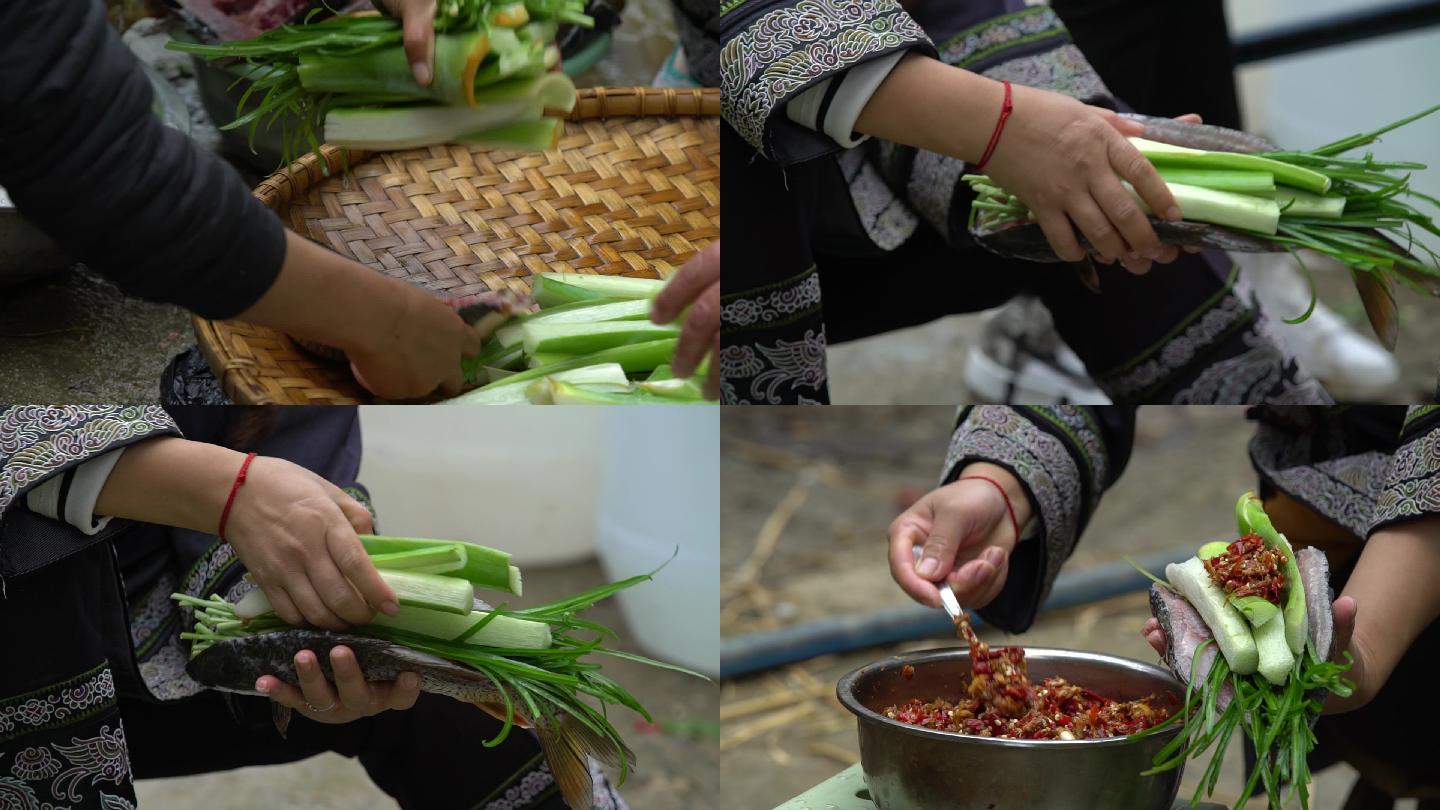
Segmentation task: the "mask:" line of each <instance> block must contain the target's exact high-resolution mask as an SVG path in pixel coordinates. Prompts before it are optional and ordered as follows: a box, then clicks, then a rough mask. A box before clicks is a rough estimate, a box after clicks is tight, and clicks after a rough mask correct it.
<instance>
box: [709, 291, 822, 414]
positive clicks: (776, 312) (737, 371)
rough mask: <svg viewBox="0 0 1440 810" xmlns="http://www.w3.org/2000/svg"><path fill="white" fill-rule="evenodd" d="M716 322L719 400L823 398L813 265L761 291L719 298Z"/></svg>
mask: <svg viewBox="0 0 1440 810" xmlns="http://www.w3.org/2000/svg"><path fill="white" fill-rule="evenodd" d="M720 323H721V330H722V335H723V338H722V341H723V343H724V345H723V346H722V348H721V350H720V379H721V392H720V393H721V399H722V401H724V402H726V403H727V404H732V405H752V404H758V405H778V404H781V403H785V402H790V403H796V404H811V403H820V402H824V401H826V400H827V399H828V393H827V391H826V385H825V325H824V323H822V322H821V321H820V276H819V274H818V273H816V272H815V268H814V267H811V268H810V269H808V270H806V271H805V272H803V273H801V274H799V275H797V276H794V277H792V278H787V279H784V280H781V281H778V282H776V283H774V284H771V285H768V286H766V287H762V288H759V289H754V290H748V291H746V292H744V293H738V294H730V295H722V296H721V298H720ZM767 336H774V337H773V338H771V339H767ZM737 338H743V339H737Z"/></svg>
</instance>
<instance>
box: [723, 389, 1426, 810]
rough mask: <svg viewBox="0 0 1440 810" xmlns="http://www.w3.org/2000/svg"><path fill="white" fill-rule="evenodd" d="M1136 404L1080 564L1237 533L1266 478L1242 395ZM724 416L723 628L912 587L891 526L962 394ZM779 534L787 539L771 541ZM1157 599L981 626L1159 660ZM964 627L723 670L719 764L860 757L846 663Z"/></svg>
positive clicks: (801, 775)
mask: <svg viewBox="0 0 1440 810" xmlns="http://www.w3.org/2000/svg"><path fill="white" fill-rule="evenodd" d="M1139 414H1140V415H1139V429H1138V433H1137V442H1136V446H1135V452H1134V454H1133V456H1132V458H1131V461H1130V464H1129V466H1128V468H1127V469H1126V471H1125V474H1124V477H1123V478H1122V479H1121V480H1120V481H1119V482H1118V484H1117V485H1116V486H1115V487H1114V488H1113V489H1112V490H1111V491H1110V492H1109V493H1108V494H1106V496H1105V498H1104V501H1103V503H1102V505H1101V507H1100V509H1099V510H1098V512H1097V513H1096V515H1095V517H1094V520H1093V522H1092V524H1091V526H1090V528H1089V529H1088V530H1087V532H1086V534H1085V537H1084V538H1083V540H1082V541H1081V543H1080V544H1079V546H1078V548H1077V550H1076V551H1075V554H1074V555H1073V557H1072V558H1071V560H1070V562H1069V563H1068V566H1069V567H1070V568H1071V569H1079V568H1082V567H1085V566H1094V565H1100V564H1108V563H1113V562H1116V561H1117V560H1119V558H1120V555H1121V554H1126V553H1128V554H1143V553H1144V552H1145V551H1149V550H1159V549H1165V548H1172V547H1174V546H1176V545H1180V544H1185V543H1195V544H1196V545H1198V544H1199V543H1200V542H1202V541H1204V540H1209V539H1216V538H1219V537H1223V536H1225V535H1226V534H1227V533H1229V532H1232V531H1233V530H1234V523H1233V521H1234V517H1233V512H1232V511H1231V510H1232V505H1233V503H1234V500H1235V498H1236V497H1237V496H1238V495H1239V493H1241V492H1243V491H1245V490H1246V489H1251V488H1253V487H1254V486H1255V480H1254V474H1253V472H1252V471H1251V470H1250V467H1249V465H1248V462H1247V460H1246V453H1245V446H1246V441H1247V440H1248V437H1249V435H1250V432H1251V430H1250V425H1249V424H1248V423H1247V422H1246V421H1245V420H1244V410H1243V409H1241V408H1234V407H1190V408H1183V409H1181V408H1159V407H1154V408H1142V409H1140V412H1139ZM721 418H722V420H723V421H722V437H723V438H722V443H721V476H722V477H721V481H722V488H721V507H722V514H723V515H724V521H723V524H722V528H721V577H722V579H721V593H722V608H721V634H722V636H723V637H732V636H738V635H742V634H745V633H751V632H757V631H762V630H770V629H775V628H779V627H784V626H789V625H792V624H796V623H800V622H805V621H807V620H814V619H819V618H822V617H833V616H835V615H837V614H838V615H859V614H863V613H866V612H868V611H871V610H874V609H878V608H882V607H889V606H898V605H904V604H908V603H909V599H908V597H907V596H905V595H904V594H903V593H902V592H901V591H900V590H899V588H898V587H896V586H895V585H894V583H893V582H892V581H891V579H890V575H889V570H888V567H887V564H886V540H885V538H886V527H887V526H888V525H889V523H890V521H891V520H892V519H893V518H894V516H895V515H896V514H898V513H899V512H900V511H901V510H902V509H903V508H904V507H905V506H906V505H907V504H908V503H910V502H912V501H913V499H914V498H916V497H918V496H919V495H921V494H923V493H924V492H925V491H928V490H929V489H930V488H932V487H933V486H934V484H935V481H936V477H937V475H938V472H939V467H940V463H941V460H942V459H943V456H944V452H945V445H946V441H947V436H948V434H949V429H950V426H951V424H952V420H953V418H954V411H953V409H951V408H947V407H913V406H897V407H887V408H828V409H821V410H815V409H790V408H786V409H778V408H761V409H738V408H736V409H725V412H724V413H723V414H722V417H721ZM767 523H768V527H767ZM767 537H768V538H771V539H774V540H775V544H774V545H773V546H769V545H768V544H766V543H763V542H762V540H763V539H765V538H767ZM757 547H758V548H759V549H760V551H759V552H758V553H757ZM767 548H768V551H767ZM757 561H763V563H762V564H758V565H757V564H756V562H757ZM747 565H748V566H749V568H748V570H753V571H756V572H758V573H757V574H756V576H755V577H754V579H753V582H754V583H755V586H754V587H750V588H743V587H740V583H741V580H742V579H743V578H744V573H743V572H745V571H746V570H747ZM1148 616H1149V609H1148V606H1147V602H1146V599H1145V597H1144V595H1143V594H1139V593H1137V594H1130V595H1125V596H1120V597H1117V598H1114V599H1110V600H1108V601H1105V602H1100V603H1096V604H1090V605H1084V606H1080V607H1076V608H1073V609H1069V610H1065V611H1061V612H1054V613H1050V614H1046V615H1042V617H1041V618H1040V619H1039V621H1037V622H1036V624H1035V626H1034V627H1033V628H1032V629H1031V630H1029V631H1028V632H1026V633H1025V634H1023V635H1021V636H1017V637H1013V638H1011V637H1005V636H1003V635H1002V634H999V633H997V632H996V631H994V630H993V629H991V628H983V629H982V632H981V636H982V637H984V638H986V639H987V640H988V641H990V642H992V643H1022V644H1027V645H1035V646H1045V645H1050V646H1058V647H1069V648H1077V649H1087V650H1098V651H1103V652H1107V653H1112V654H1116V655H1122V656H1127V657H1131V658H1135V659H1137V660H1143V661H1155V660H1156V656H1155V654H1154V652H1153V651H1152V650H1151V649H1150V648H1149V646H1148V645H1147V644H1146V643H1145V641H1144V640H1143V638H1142V637H1141V636H1140V627H1141V625H1142V624H1143V623H1144V621H1145V619H1146V618H1147V617H1148ZM955 644H956V642H955V640H954V639H953V638H950V637H935V638H925V639H915V640H914V641H912V642H907V643H904V644H897V645H890V646H881V647H873V648H869V649H863V650H858V651H855V652H850V653H844V654H840V655H830V656H825V657H823V658H816V659H812V660H808V661H803V662H800V663H797V664H795V665H793V666H790V667H787V668H784V669H781V670H775V671H770V672H764V673H760V674H757V675H753V676H749V677H744V678H738V679H730V680H727V681H725V682H724V683H723V684H722V691H721V718H722V722H723V724H724V728H723V733H722V737H721V765H720V773H721V779H722V780H723V781H724V784H725V786H726V792H727V800H728V802H727V803H728V804H730V805H732V806H736V807H744V808H747V809H749V808H758V809H762V810H763V808H770V807H774V806H776V805H778V804H780V803H781V802H783V801H785V800H787V799H789V798H791V797H794V796H796V795H797V794H799V793H802V792H803V791H805V790H806V789H808V788H809V787H811V786H813V785H815V784H817V783H819V782H821V781H823V780H824V779H826V778H828V777H829V776H832V775H834V774H835V773H837V772H838V771H840V770H841V769H842V768H844V767H845V766H847V765H849V764H851V763H853V762H856V761H858V745H857V740H856V735H855V726H854V719H853V718H852V717H851V716H850V715H849V714H848V713H847V712H845V711H844V710H843V709H842V708H841V707H840V706H839V704H838V703H837V702H836V701H835V699H834V697H833V691H834V683H835V681H836V679H837V678H839V677H840V676H841V675H843V674H844V673H846V672H848V671H850V670H851V669H853V668H855V667H858V666H861V665H863V664H866V663H869V662H872V661H875V660H877V659H879V658H882V657H884V656H886V655H890V654H893V653H896V652H900V651H905V650H915V649H927V648H934V647H951V646H955ZM772 695H774V696H778V697H775V698H774V700H775V703H774V705H772V706H770V707H769V708H768V709H767V710H765V711H755V712H745V711H743V710H744V709H745V707H746V703H745V701H750V700H753V699H757V698H764V697H766V696H772ZM751 705H752V706H753V704H751ZM782 712H789V713H790V714H789V715H788V716H786V718H782V719H783V720H784V725H782V726H780V727H778V728H771V727H767V725H766V721H767V719H768V718H770V717H772V716H774V715H777V714H780V713H782ZM1241 762H1242V760H1241V755H1240V750H1239V743H1238V740H1237V741H1236V742H1235V743H1233V744H1232V750H1230V751H1229V752H1228V753H1227V755H1226V758H1225V768H1224V770H1223V772H1222V776H1221V779H1220V783H1219V788H1218V789H1217V791H1216V796H1215V801H1222V802H1232V803H1233V801H1234V799H1235V798H1236V795H1237V792H1238V791H1239V789H1240V788H1241V784H1242V782H1241V776H1242V774H1241V767H1242V766H1241ZM1200 770H1203V765H1201V766H1200V767H1191V768H1190V769H1189V776H1187V778H1186V780H1185V782H1184V784H1183V786H1182V794H1181V795H1183V796H1188V795H1190V792H1191V791H1192V790H1193V785H1194V782H1193V779H1194V777H1195V776H1197V775H1198V771H1200ZM1352 777H1353V772H1352V771H1350V770H1349V769H1348V768H1347V767H1345V766H1338V767H1335V768H1331V769H1329V770H1326V771H1324V772H1322V773H1320V774H1318V775H1317V778H1316V782H1315V784H1314V786H1313V789H1312V797H1313V798H1312V801H1311V805H1310V806H1311V807H1312V808H1314V809H1315V810H1338V808H1340V807H1341V803H1342V802H1343V799H1344V797H1345V794H1346V791H1347V790H1348V788H1349V784H1350V781H1351V779H1352ZM1261 804H1263V802H1262V803H1261ZM1403 806H1404V805H1402V807H1403Z"/></svg>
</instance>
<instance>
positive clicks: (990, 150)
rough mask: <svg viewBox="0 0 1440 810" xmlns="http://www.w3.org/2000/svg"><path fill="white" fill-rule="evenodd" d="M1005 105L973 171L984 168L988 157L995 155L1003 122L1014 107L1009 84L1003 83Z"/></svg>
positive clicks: (1002, 130) (1002, 129)
mask: <svg viewBox="0 0 1440 810" xmlns="http://www.w3.org/2000/svg"><path fill="white" fill-rule="evenodd" d="M1004 84H1005V104H1004V105H1002V106H1001V107H1000V120H999V121H996V122H995V131H994V132H992V133H990V143H988V144H986V145H985V154H983V155H981V156H980V162H979V163H976V164H975V171H977V172H978V171H980V170H982V169H984V168H985V164H986V163H989V162H990V156H991V155H993V154H995V147H996V145H998V144H999V143H1000V133H1001V132H1004V131H1005V120H1006V119H1008V118H1009V117H1010V112H1011V111H1012V110H1014V109H1015V105H1014V104H1013V103H1011V101H1010V82H1005V83H1004Z"/></svg>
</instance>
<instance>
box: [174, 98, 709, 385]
mask: <svg viewBox="0 0 1440 810" xmlns="http://www.w3.org/2000/svg"><path fill="white" fill-rule="evenodd" d="M719 114H720V91H719V90H717V89H714V88H710V89H704V90H684V89H674V88H650V87H635V88H603V87H597V88H591V89H585V90H581V91H580V92H579V100H578V103H577V104H576V105H575V109H574V111H573V112H572V113H571V115H570V121H569V122H568V123H567V124H566V126H565V134H564V135H563V136H562V137H561V139H560V145H559V148H558V149H554V150H550V151H547V152H540V153H537V152H520V151H515V150H500V149H486V148H483V147H470V146H457V145H448V146H432V147H427V148H424V149H411V150H406V151H400V152H378V153H370V152H358V151H352V152H350V155H349V165H350V173H349V174H348V175H347V174H345V173H344V171H343V165H344V153H343V151H342V150H340V149H336V148H333V147H328V146H327V147H322V148H321V149H320V151H319V152H318V153H311V154H308V155H306V156H305V157H303V158H301V159H300V160H298V161H296V162H295V163H293V164H291V165H290V166H289V167H288V168H286V169H284V170H282V171H280V172H277V173H276V174H274V175H272V176H271V177H269V178H268V179H266V180H265V181H264V182H262V183H261V184H260V185H259V186H258V187H257V188H256V189H255V196H256V197H258V198H259V199H260V200H261V201H262V202H264V203H265V204H266V205H268V206H269V207H270V208H272V209H274V210H275V212H276V213H277V214H278V215H279V216H280V218H281V219H282V220H284V222H285V224H286V225H288V226H289V227H290V228H292V229H294V230H295V231H296V232H298V233H300V234H302V235H304V236H307V237H309V238H310V239H313V240H315V241H316V242H319V243H320V244H322V245H326V246H328V247H330V248H331V249H332V250H335V251H338V252H339V253H341V254H343V255H345V256H347V257H350V258H352V259H356V260H357V261H359V262H361V263H363V264H365V265H368V266H370V267H372V268H374V269H376V270H378V271H380V272H382V273H385V274H387V275H390V276H394V277H396V278H401V279H404V280H406V281H409V282H411V283H413V284H418V285H420V286H422V287H425V288H427V289H430V290H433V291H434V292H436V293H437V294H439V295H441V296H443V297H446V298H451V297H457V296H463V295H468V294H471V293H475V292H480V291H484V290H497V289H502V288H507V287H508V288H509V289H512V290H514V291H516V292H522V293H523V292H528V291H529V289H530V282H529V279H528V277H529V276H530V275H532V274H534V273H541V272H547V271H559V272H578V273H604V274H621V275H630V276H644V277H649V278H656V277H664V276H668V275H669V274H670V273H672V272H674V270H676V269H678V268H679V267H680V265H682V264H684V263H685V261H686V260H688V259H689V258H690V257H691V256H693V255H694V254H695V252H696V251H697V250H699V249H700V248H701V247H704V246H705V245H706V244H707V243H709V242H710V241H712V240H714V239H718V238H719V236H720V129H719V118H718V116H719ZM326 168H328V169H329V172H330V176H328V177H327V176H326V174H325V170H326ZM315 304H316V306H324V302H319V301H317V302H315ZM193 320H194V325H195V335H196V339H197V340H198V342H199V344H200V351H201V352H202V353H203V354H204V355H205V359H206V360H207V361H209V363H210V368H211V369H212V370H213V371H214V372H215V376H216V377H218V378H219V379H220V383H221V385H222V386H223V387H224V389H225V393H226V394H228V395H229V396H230V398H231V399H233V400H234V401H235V402H237V403H242V404H254V405H258V404H295V405H327V404H350V403H358V402H370V401H372V399H373V398H372V397H371V396H370V394H369V392H367V391H365V389H363V388H361V387H360V385H359V384H358V383H356V382H355V379H354V377H352V376H351V374H350V368H349V365H348V364H347V363H345V362H344V361H343V360H337V359H334V358H333V357H331V356H326V353H325V352H324V351H323V348H322V350H321V351H318V352H317V351H313V350H310V349H307V348H305V347H303V346H301V345H300V344H299V343H297V342H296V341H295V340H294V339H292V338H291V337H289V336H288V335H285V334H283V333H281V332H278V331H276V330H274V329H270V328H268V327H263V326H255V325H253V324H247V323H241V322H238V321H210V320H206V319H203V318H199V317H196V318H194V319H193ZM313 348H317V347H312V349H313Z"/></svg>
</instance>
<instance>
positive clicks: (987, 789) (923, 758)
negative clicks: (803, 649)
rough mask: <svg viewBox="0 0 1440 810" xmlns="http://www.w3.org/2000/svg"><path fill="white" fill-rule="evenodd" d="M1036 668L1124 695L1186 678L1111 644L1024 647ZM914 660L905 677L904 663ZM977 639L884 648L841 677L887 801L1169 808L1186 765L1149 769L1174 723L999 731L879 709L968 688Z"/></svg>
mask: <svg viewBox="0 0 1440 810" xmlns="http://www.w3.org/2000/svg"><path fill="white" fill-rule="evenodd" d="M1025 660H1026V662H1027V663H1028V665H1029V673H1030V677H1031V678H1033V679H1035V680H1037V681H1038V680H1040V679H1041V678H1046V677H1049V676H1052V675H1058V676H1060V677H1063V678H1066V679H1067V680H1069V681H1070V682H1071V683H1075V684H1079V685H1081V686H1084V687H1086V688H1088V689H1092V690H1094V691H1095V692H1097V693H1099V694H1101V695H1104V696H1106V697H1109V698H1114V699H1116V700H1133V699H1136V698H1142V697H1145V696H1147V695H1157V696H1160V697H1161V698H1162V700H1163V699H1164V695H1166V694H1167V693H1168V694H1172V695H1174V696H1175V698H1176V700H1177V701H1179V700H1180V699H1182V698H1183V697H1184V691H1185V688H1184V686H1182V685H1181V684H1180V682H1179V681H1177V680H1175V678H1174V677H1173V676H1171V675H1170V673H1169V672H1166V671H1165V670H1163V669H1161V668H1160V667H1157V666H1152V665H1150V664H1142V663H1140V662H1139V661H1132V660H1130V659H1128V658H1118V657H1116V656H1113V655H1102V654H1100V653H1093V652H1082V651H1079V650H1057V649H1047V648H1043V647H1027V648H1025ZM906 665H909V666H911V667H914V670H915V671H914V675H913V676H912V677H909V678H907V677H905V676H904V675H903V674H902V669H903V668H904V667H905V666H906ZM969 673H970V651H969V650H966V649H947V650H931V651H925V652H917V653H909V654H906V655H899V656H894V657H891V658H886V659H884V660H883V661H877V662H875V663H873V664H870V665H868V666H864V667H861V668H859V669H857V670H855V671H854V672H851V673H850V674H848V675H846V676H845V677H843V678H841V679H840V683H839V685H838V687H837V688H836V694H837V696H838V697H839V698H840V702H841V703H842V704H844V706H845V708H846V709H849V710H850V712H851V713H853V714H854V715H855V717H856V719H857V721H858V725H859V731H860V763H861V766H862V767H863V768H864V770H865V781H866V783H867V784H868V785H869V790H870V797H871V799H872V800H874V802H875V806H876V807H878V808H880V810H939V809H940V808H944V810H971V809H972V808H973V810H1045V809H1047V808H1067V810H1068V809H1069V808H1076V809H1078V808H1092V807H1093V808H1099V807H1104V808H1106V809H1107V810H1156V808H1169V807H1170V806H1171V803H1172V802H1173V801H1174V799H1175V794H1176V792H1177V791H1178V790H1179V787H1180V776H1181V773H1182V769H1180V768H1176V769H1175V770H1172V771H1167V772H1165V773H1163V774H1159V775H1156V776H1141V775H1140V772H1141V771H1144V770H1146V769H1147V768H1149V767H1150V763H1151V761H1152V759H1153V758H1154V756H1155V754H1156V753H1157V752H1158V751H1159V750H1160V749H1161V748H1162V747H1164V745H1165V743H1167V742H1169V741H1170V739H1172V738H1173V737H1174V736H1175V733H1176V731H1177V729H1173V728H1172V729H1170V730H1167V731H1164V732H1161V733H1159V734H1155V735H1153V736H1150V737H1147V738H1145V739H1142V740H1138V741H1134V742H1132V741H1129V740H1127V739H1125V738H1123V737H1117V738H1112V739H1104V740H1001V739H994V738H990V737H973V736H968V735H964V734H952V733H950V732H945V731H935V730H933V729H926V728H920V727H918V726H912V725H907V724H905V723H900V722H897V721H895V720H891V719H890V718H888V717H886V716H885V715H883V714H881V712H883V711H884V710H885V708H886V707H889V706H893V705H895V704H897V703H903V702H904V701H907V700H910V699H911V698H919V699H921V700H923V701H930V700H934V699H935V698H936V697H937V696H944V695H954V694H959V693H961V692H962V691H963V689H964V687H965V685H966V684H967V683H968V681H969Z"/></svg>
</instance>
